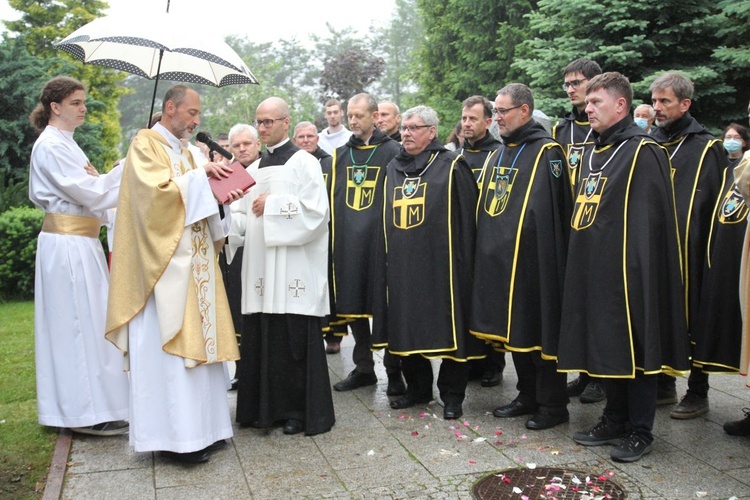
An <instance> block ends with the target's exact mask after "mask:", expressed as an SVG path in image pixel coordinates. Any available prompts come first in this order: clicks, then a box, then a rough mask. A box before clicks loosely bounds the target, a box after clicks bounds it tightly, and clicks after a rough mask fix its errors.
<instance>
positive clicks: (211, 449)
mask: <svg viewBox="0 0 750 500" xmlns="http://www.w3.org/2000/svg"><path fill="white" fill-rule="evenodd" d="M226 445H227V440H226V439H219V440H218V441H216V442H215V443H214V444H212V445H209V446H206V447H205V448H204V449H203V451H207V452H209V453H213V452H214V451H219V450H221V449H223V448H224V447H226Z"/></svg>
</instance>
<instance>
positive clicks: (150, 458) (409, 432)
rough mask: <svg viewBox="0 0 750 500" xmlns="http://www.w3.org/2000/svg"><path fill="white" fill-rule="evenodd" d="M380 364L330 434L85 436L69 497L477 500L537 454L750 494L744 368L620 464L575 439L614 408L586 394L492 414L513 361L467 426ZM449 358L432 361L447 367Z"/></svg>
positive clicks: (633, 490) (77, 447)
mask: <svg viewBox="0 0 750 500" xmlns="http://www.w3.org/2000/svg"><path fill="white" fill-rule="evenodd" d="M352 345H353V339H351V337H347V338H345V339H344V343H343V344H342V346H343V348H342V353H341V354H337V355H331V356H327V360H328V363H329V373H330V376H331V383H335V382H336V381H338V380H340V379H342V378H343V377H345V376H346V375H347V374H348V373H349V371H351V369H352V368H353V364H352V362H351V347H352ZM375 359H376V365H375V370H376V374H377V375H378V377H379V383H378V384H377V385H376V386H372V387H365V388H360V389H357V390H355V391H351V392H345V393H338V392H334V393H333V399H334V406H335V411H336V418H337V423H336V426H334V428H333V430H332V431H331V432H329V433H326V434H322V435H319V436H313V437H305V436H303V435H296V436H285V435H283V434H282V432H281V428H280V427H277V428H273V429H252V428H239V427H237V426H235V436H234V438H233V439H232V440H231V442H230V446H228V447H227V448H225V449H224V450H221V451H219V452H217V453H215V454H214V455H213V456H212V457H211V460H210V461H209V462H208V463H207V464H200V465H197V466H192V467H188V466H183V465H179V464H174V463H171V462H168V461H166V460H164V459H162V458H161V457H160V456H159V455H158V454H157V455H154V454H153V453H134V452H132V450H130V447H129V445H128V440H127V437H117V438H104V439H103V438H91V437H88V436H78V435H75V436H73V440H74V441H73V447H72V451H71V454H70V458H69V463H70V466H69V467H68V470H67V473H66V477H65V482H64V485H63V498H66V499H89V498H95V499H96V498H106V499H107V500H109V499H117V498H128V499H141V498H145V499H155V498H158V499H160V500H161V499H172V498H191V499H192V498H197V499H201V498H240V499H242V498H252V499H276V498H278V499H289V498H311V499H312V498H315V499H317V498H329V499H342V500H343V499H368V500H369V499H373V498H383V499H409V500H412V499H464V498H467V499H468V498H471V489H472V487H473V485H474V483H475V482H476V481H477V480H478V479H480V478H482V477H484V476H485V475H487V474H491V473H494V472H496V471H498V470H501V469H505V468H510V467H525V466H527V464H534V463H535V464H537V466H538V467H544V466H559V467H564V468H569V469H575V470H586V471H591V473H596V474H601V473H607V474H609V473H611V474H614V476H613V479H614V480H616V481H617V482H618V483H620V484H621V485H622V486H623V487H625V489H626V490H627V491H628V493H629V497H628V498H646V499H657V498H658V499H662V498H667V499H684V498H696V493H698V492H705V493H706V498H729V497H731V496H737V497H738V498H750V453H748V450H749V449H750V438H738V437H732V436H727V435H726V434H725V433H724V432H723V430H722V427H721V426H722V424H723V423H724V422H725V421H727V420H737V419H739V418H742V416H743V413H742V411H741V410H742V408H743V407H750V391H748V390H746V389H745V388H744V379H742V378H740V377H732V376H712V377H711V392H710V393H709V397H710V401H711V411H710V412H709V413H708V414H707V415H704V416H701V417H699V418H697V419H694V420H690V421H676V420H673V419H670V418H669V412H670V411H671V407H670V406H666V407H660V408H659V409H658V410H657V419H656V425H655V433H656V436H657V440H656V443H655V447H654V451H653V453H652V454H651V455H649V456H646V457H644V458H643V459H642V460H641V461H639V462H636V463H633V464H619V463H615V462H612V461H611V460H610V459H609V452H610V450H611V448H612V447H611V446H601V447H584V446H579V445H577V444H576V443H575V442H574V441H573V440H572V439H571V436H572V435H573V433H574V432H576V431H578V430H584V429H588V428H590V427H592V426H593V425H594V424H596V423H597V421H598V420H599V418H600V416H601V413H602V409H603V407H604V404H603V403H598V404H594V405H584V404H581V403H580V402H579V401H578V400H577V398H575V399H574V400H573V401H572V402H571V404H570V405H569V407H568V409H569V412H570V422H569V423H567V424H562V425H560V426H557V427H555V428H553V429H548V430H544V431H530V430H528V429H526V428H525V422H526V420H527V419H528V417H526V416H523V417H518V418H512V419H498V418H495V417H493V416H492V414H491V411H492V409H493V408H495V407H497V406H500V405H502V404H507V403H508V402H510V401H511V400H512V399H513V398H515V397H516V394H517V392H516V389H515V385H516V374H515V370H514V368H513V365H512V360H511V358H510V357H508V366H507V368H506V369H505V375H504V380H503V383H502V384H501V385H500V386H499V387H493V388H483V387H481V386H480V385H479V382H478V381H474V382H471V383H470V385H469V387H468V389H467V398H466V401H465V403H464V407H463V408H464V416H463V417H462V418H461V419H459V420H456V421H446V420H443V418H442V411H443V408H442V405H441V403H440V401H439V400H435V401H433V402H431V403H430V404H426V405H420V407H416V408H410V409H407V410H393V409H391V408H390V406H389V399H390V398H388V397H387V396H386V395H385V389H386V387H387V378H386V375H385V370H384V368H383V365H382V354H381V353H376V354H375ZM438 366H439V362H437V361H436V362H433V370H434V371H435V373H436V372H437V369H438ZM436 378H437V377H436ZM569 378H571V379H572V378H573V377H572V376H571V377H569ZM685 389H686V380H685V379H684V378H680V379H678V381H677V391H678V394H680V395H682V394H684V392H685ZM434 395H435V396H437V395H438V391H437V389H436V388H434ZM228 400H229V404H230V408H231V415H232V416H234V412H235V410H234V408H235V406H236V393H234V392H229V393H228Z"/></svg>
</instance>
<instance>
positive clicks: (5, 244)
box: [0, 207, 44, 299]
mask: <svg viewBox="0 0 750 500" xmlns="http://www.w3.org/2000/svg"><path fill="white" fill-rule="evenodd" d="M43 220H44V212H42V211H41V210H38V209H36V208H30V207H17V208H11V209H10V210H7V211H5V212H3V213H1V214H0V255H2V256H3V258H2V259H0V297H2V298H3V299H10V298H20V299H28V298H30V297H33V295H34V269H35V259H36V238H37V235H38V234H39V231H40V230H41V229H42V221H43Z"/></svg>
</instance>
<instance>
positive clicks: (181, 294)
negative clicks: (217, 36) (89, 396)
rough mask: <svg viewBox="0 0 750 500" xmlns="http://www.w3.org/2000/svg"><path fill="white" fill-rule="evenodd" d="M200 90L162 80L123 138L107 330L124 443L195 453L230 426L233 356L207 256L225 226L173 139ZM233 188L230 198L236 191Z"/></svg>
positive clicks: (199, 458)
mask: <svg viewBox="0 0 750 500" xmlns="http://www.w3.org/2000/svg"><path fill="white" fill-rule="evenodd" d="M200 112H201V102H200V97H199V96H198V94H197V93H196V92H195V91H193V90H191V89H189V88H187V87H185V86H184V85H176V86H174V87H172V88H170V89H169V90H168V91H167V93H166V95H165V97H164V104H163V106H162V116H161V120H160V121H159V123H156V124H155V125H154V126H153V128H151V129H144V130H141V131H140V132H138V135H136V137H135V139H133V142H132V143H131V145H130V149H129V150H128V155H127V157H126V159H125V167H124V172H123V178H122V187H121V189H120V199H119V203H118V205H117V219H116V221H115V245H114V252H113V254H112V286H111V287H110V294H109V303H108V311H107V338H108V339H110V340H111V341H112V342H114V343H115V345H117V347H119V348H120V349H121V350H122V351H123V352H125V353H127V361H128V366H129V370H130V444H131V445H132V446H133V447H134V448H135V451H138V452H144V451H156V450H159V451H161V452H162V456H166V457H168V458H171V459H174V460H177V461H181V462H189V463H194V462H205V461H206V460H208V458H209V453H210V452H211V451H214V450H216V449H218V448H221V447H222V446H224V445H225V444H226V441H225V440H226V439H227V438H230V437H232V422H231V417H230V416H229V404H228V402H227V396H226V380H225V377H224V370H223V369H222V365H221V362H222V361H230V360H236V359H238V357H239V350H238V348H237V340H236V339H235V335H234V326H233V325H232V316H231V314H230V312H229V304H228V302H227V296H226V292H225V291H224V284H223V282H222V279H221V272H219V264H218V260H217V258H216V255H217V254H218V251H219V249H221V246H222V245H223V244H224V238H225V237H226V235H227V232H228V229H229V224H230V221H229V213H230V211H229V206H228V205H227V206H225V207H224V213H225V214H227V218H225V219H222V217H221V216H220V212H219V205H218V203H217V201H216V199H215V197H214V195H213V192H212V190H211V187H210V184H209V182H208V178H209V177H224V176H226V175H227V172H230V171H231V168H230V167H228V166H225V165H222V164H219V163H207V164H205V165H204V166H202V167H197V166H196V164H195V161H194V159H193V156H192V155H191V154H190V152H189V151H188V150H187V149H185V148H184V147H183V146H182V145H181V143H180V139H181V138H188V137H190V135H191V134H192V132H193V130H194V129H195V127H196V126H198V124H200ZM242 194H243V193H242V191H239V190H236V191H233V192H232V193H231V196H230V200H229V202H228V203H231V202H232V201H234V200H237V199H239V198H241V197H242Z"/></svg>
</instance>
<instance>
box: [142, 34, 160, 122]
mask: <svg viewBox="0 0 750 500" xmlns="http://www.w3.org/2000/svg"><path fill="white" fill-rule="evenodd" d="M163 56H164V49H161V50H160V51H159V65H158V66H157V67H156V81H155V82H154V95H153V96H152V97H151V112H150V113H149V114H148V121H147V122H146V128H149V125H151V117H152V116H154V103H155V102H156V87H158V86H159V73H161V58H162V57H163Z"/></svg>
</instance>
